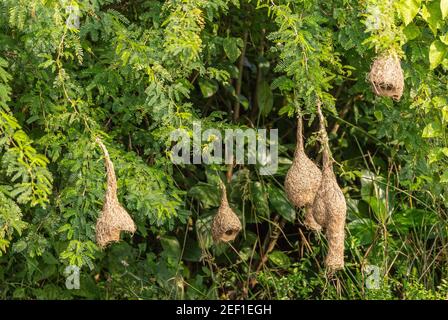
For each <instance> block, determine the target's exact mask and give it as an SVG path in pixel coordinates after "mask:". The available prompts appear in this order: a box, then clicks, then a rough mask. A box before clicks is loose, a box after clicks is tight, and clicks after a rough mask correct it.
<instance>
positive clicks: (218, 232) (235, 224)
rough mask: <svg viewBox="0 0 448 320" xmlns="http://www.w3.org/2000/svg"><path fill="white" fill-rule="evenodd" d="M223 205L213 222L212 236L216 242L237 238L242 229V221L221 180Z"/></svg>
mask: <svg viewBox="0 0 448 320" xmlns="http://www.w3.org/2000/svg"><path fill="white" fill-rule="evenodd" d="M220 188H221V192H222V195H221V205H220V207H219V209H218V213H217V214H216V215H215V216H214V218H213V222H212V237H213V241H214V242H215V243H218V242H229V241H233V240H235V238H236V236H237V235H238V233H239V232H240V231H241V222H240V219H239V218H238V216H237V215H236V214H235V212H234V211H233V210H232V208H230V206H229V202H228V201H227V192H226V187H225V186H224V183H222V182H221V184H220Z"/></svg>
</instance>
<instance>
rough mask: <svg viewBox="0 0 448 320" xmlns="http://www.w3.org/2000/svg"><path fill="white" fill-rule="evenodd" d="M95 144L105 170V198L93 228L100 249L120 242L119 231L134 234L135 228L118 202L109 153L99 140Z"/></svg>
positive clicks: (115, 181) (115, 180)
mask: <svg viewBox="0 0 448 320" xmlns="http://www.w3.org/2000/svg"><path fill="white" fill-rule="evenodd" d="M96 142H97V143H98V144H99V146H100V147H101V149H102V151H103V153H104V162H105V166H106V170H107V188H106V196H105V199H104V205H103V209H102V211H101V215H100V217H99V218H98V220H97V223H96V228H95V231H96V242H97V244H98V246H99V247H100V248H104V247H106V246H107V245H108V244H109V243H112V242H118V241H120V233H121V231H125V232H130V233H134V232H135V230H136V227H135V223H134V221H133V220H132V218H131V217H130V216H129V214H128V213H127V212H126V210H125V209H124V208H123V207H122V206H121V204H120V203H119V202H118V197H117V179H116V177H115V170H114V165H113V163H112V161H111V160H110V157H109V152H108V151H107V149H106V146H105V145H104V144H103V143H102V142H101V140H100V139H99V138H97V139H96Z"/></svg>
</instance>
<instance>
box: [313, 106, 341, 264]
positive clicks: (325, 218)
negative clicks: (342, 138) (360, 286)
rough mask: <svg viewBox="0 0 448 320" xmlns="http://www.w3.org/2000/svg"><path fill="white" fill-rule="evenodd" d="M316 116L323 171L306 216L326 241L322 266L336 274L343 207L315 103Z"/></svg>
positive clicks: (320, 112)
mask: <svg viewBox="0 0 448 320" xmlns="http://www.w3.org/2000/svg"><path fill="white" fill-rule="evenodd" d="M317 112H318V115H319V122H320V129H321V138H322V144H323V151H322V156H323V157H322V166H323V167H322V180H321V184H320V186H319V189H318V190H317V193H316V197H315V199H314V202H313V205H312V206H311V207H310V212H311V213H312V215H313V217H314V219H315V221H316V222H317V223H318V224H319V225H321V226H322V227H323V228H324V229H325V236H326V238H327V241H328V254H327V257H326V258H325V265H326V267H327V269H329V270H330V271H336V270H340V269H343V268H344V239H345V219H346V212H347V204H346V202H345V197H344V194H343V193H342V190H341V188H340V187H339V185H338V183H337V181H336V176H335V175H334V172H333V160H332V157H331V152H330V147H329V143H328V135H327V132H326V130H325V119H324V117H323V114H322V111H321V108H320V103H318V108H317Z"/></svg>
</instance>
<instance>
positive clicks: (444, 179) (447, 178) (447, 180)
mask: <svg viewBox="0 0 448 320" xmlns="http://www.w3.org/2000/svg"><path fill="white" fill-rule="evenodd" d="M440 183H448V170H447V171H445V172H444V173H443V174H442V175H441V176H440Z"/></svg>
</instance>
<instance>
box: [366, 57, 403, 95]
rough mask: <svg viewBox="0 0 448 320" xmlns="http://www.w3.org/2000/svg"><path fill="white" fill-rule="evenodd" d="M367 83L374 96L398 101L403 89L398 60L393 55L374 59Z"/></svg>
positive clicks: (401, 70)
mask: <svg viewBox="0 0 448 320" xmlns="http://www.w3.org/2000/svg"><path fill="white" fill-rule="evenodd" d="M369 81H370V83H371V85H372V89H373V92H374V93H375V94H376V95H378V96H383V97H391V98H392V99H394V100H396V101H398V100H400V99H401V96H402V95H403V89H404V76H403V69H402V68H401V64H400V59H399V58H398V57H396V56H394V55H389V56H380V57H378V58H376V59H375V61H374V62H373V64H372V67H371V69H370V73H369Z"/></svg>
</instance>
